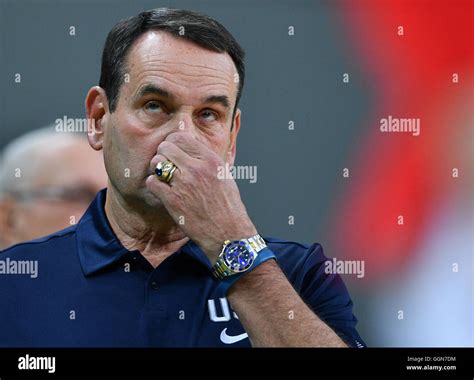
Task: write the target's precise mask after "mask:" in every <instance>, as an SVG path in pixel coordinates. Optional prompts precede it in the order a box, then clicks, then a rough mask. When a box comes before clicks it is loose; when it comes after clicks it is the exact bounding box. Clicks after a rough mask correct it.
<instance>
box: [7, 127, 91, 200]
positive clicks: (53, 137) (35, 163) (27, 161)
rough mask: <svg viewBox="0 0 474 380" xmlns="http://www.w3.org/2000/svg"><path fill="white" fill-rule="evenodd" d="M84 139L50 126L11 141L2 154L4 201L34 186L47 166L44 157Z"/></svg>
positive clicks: (79, 135)
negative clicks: (52, 148) (52, 149)
mask: <svg viewBox="0 0 474 380" xmlns="http://www.w3.org/2000/svg"><path fill="white" fill-rule="evenodd" d="M84 138H85V136H84V135H83V134H80V133H72V132H58V131H57V130H56V128H55V126H54V125H48V126H46V127H43V128H39V129H35V130H33V131H31V132H28V133H26V134H24V135H21V136H20V137H18V138H16V139H15V140H13V141H12V142H10V143H9V144H8V145H7V146H6V147H5V148H4V149H3V151H2V153H1V154H0V199H1V198H4V197H5V196H7V195H9V194H12V193H14V192H17V191H20V190H30V189H31V188H32V187H33V186H32V185H33V183H34V182H35V179H37V178H38V176H39V175H41V170H42V169H43V170H44V167H45V163H44V160H42V157H43V155H44V153H45V152H46V151H49V150H51V147H57V146H64V145H69V144H71V143H75V142H77V141H78V140H79V139H84Z"/></svg>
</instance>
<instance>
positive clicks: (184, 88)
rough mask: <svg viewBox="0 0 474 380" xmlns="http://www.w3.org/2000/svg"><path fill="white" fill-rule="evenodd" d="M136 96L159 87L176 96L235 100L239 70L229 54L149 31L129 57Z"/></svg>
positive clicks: (130, 72) (129, 67)
mask: <svg viewBox="0 0 474 380" xmlns="http://www.w3.org/2000/svg"><path fill="white" fill-rule="evenodd" d="M126 63H127V68H128V72H129V74H130V85H131V90H132V91H133V92H135V91H137V90H138V89H139V88H140V87H142V86H143V85H144V84H149V83H152V84H157V85H159V86H160V87H165V88H166V89H167V90H171V91H172V92H173V93H178V94H179V93H183V94H184V93H186V94H189V93H190V92H192V93H196V92H199V95H200V96H201V95H203V94H208V93H210V92H212V93H214V92H216V91H217V92H220V93H225V94H228V95H229V96H230V95H232V96H236V92H237V87H238V86H237V83H236V81H235V80H234V78H235V74H237V69H236V67H235V65H234V62H233V61H232V58H231V57H230V56H229V55H228V54H227V53H218V52H214V51H212V50H208V49H205V48H203V47H201V46H199V45H196V44H194V43H192V42H190V41H187V40H185V39H184V38H179V36H176V37H175V36H172V35H170V34H169V33H166V32H162V31H150V32H147V33H145V34H143V35H142V36H140V37H139V38H138V39H137V41H135V43H134V44H133V45H132V47H131V49H130V51H129V53H128V55H127V62H126Z"/></svg>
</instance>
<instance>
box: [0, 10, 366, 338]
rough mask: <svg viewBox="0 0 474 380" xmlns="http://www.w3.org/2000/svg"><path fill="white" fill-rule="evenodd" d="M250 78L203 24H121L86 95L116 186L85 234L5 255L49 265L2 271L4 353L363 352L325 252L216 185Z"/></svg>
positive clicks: (176, 13)
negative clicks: (257, 216)
mask: <svg viewBox="0 0 474 380" xmlns="http://www.w3.org/2000/svg"><path fill="white" fill-rule="evenodd" d="M243 82H244V65H243V51H242V49H241V48H240V46H239V45H238V43H237V42H236V41H235V40H234V38H233V37H232V36H231V35H230V33H229V32H228V31H227V30H226V29H225V28H224V27H223V26H222V25H220V24H219V23H217V22H216V21H215V20H213V19H211V18H209V17H207V16H203V15H200V14H197V13H194V12H189V11H183V10H170V9H155V10H152V11H148V12H144V13H141V14H139V15H138V16H135V17H132V18H130V19H128V20H125V21H122V22H120V23H118V24H117V25H116V26H114V28H113V29H112V30H111V32H110V33H109V36H108V38H107V41H106V44H105V48H104V53H103V57H102V72H101V79H100V87H98V86H96V87H93V88H91V89H90V91H89V93H88V94H87V97H86V102H85V103H86V110H87V115H88V118H89V119H90V120H91V130H93V132H94V133H90V134H89V142H90V145H91V146H92V147H93V148H94V149H95V150H103V154H104V161H105V167H106V170H107V174H108V178H109V181H108V187H107V189H106V190H103V191H101V192H100V193H99V194H98V196H97V198H96V199H95V200H94V202H93V203H92V204H91V206H90V208H89V209H88V211H87V212H86V214H85V215H84V217H83V218H82V219H81V221H80V222H79V223H78V224H77V226H73V227H71V228H68V229H66V230H63V231H60V232H58V233H56V234H52V235H50V236H48V237H46V238H43V239H40V240H37V241H34V242H29V243H25V244H20V245H17V246H16V247H14V248H12V249H10V250H7V251H5V252H4V253H3V254H2V255H1V256H0V257H1V258H2V259H4V260H6V259H7V258H9V260H13V259H16V260H26V259H28V260H32V261H34V260H37V261H38V269H39V275H38V277H37V278H36V279H32V278H29V277H25V276H23V277H21V276H20V275H17V276H0V281H2V282H3V284H2V285H1V287H0V289H1V291H2V293H4V294H2V296H1V297H0V299H1V301H0V304H1V305H0V306H1V308H2V310H3V312H2V314H1V316H0V342H1V343H2V344H3V345H7V346H8V345H22V346H30V345H39V346H45V345H53V346H128V347H130V346H243V347H248V346H250V345H252V346H323V347H346V346H347V345H349V346H362V345H363V343H362V340H361V338H360V337H359V336H358V334H357V332H356V330H355V324H356V319H355V317H354V316H353V314H352V302H351V299H350V297H349V295H348V293H347V290H346V288H345V286H344V284H343V283H342V280H341V279H340V277H338V276H337V275H328V274H326V273H324V265H323V264H324V261H325V260H326V258H325V257H324V255H323V253H322V249H321V246H320V245H318V244H314V245H312V246H306V245H302V244H298V243H292V242H288V241H282V240H277V239H271V238H265V239H262V238H261V237H260V236H259V235H258V234H257V230H256V227H255V226H254V224H253V223H252V221H251V220H250V218H249V216H248V215H247V212H246V209H245V206H244V205H243V203H242V201H241V199H240V195H239V191H238V188H237V185H236V183H235V182H234V181H233V180H232V179H226V180H222V179H220V178H218V175H217V173H218V170H219V168H221V167H223V166H224V165H225V164H226V163H227V164H228V165H232V164H233V163H234V159H235V154H236V139H237V134H238V132H239V129H240V115H241V111H240V109H239V108H238V101H239V98H240V94H241V91H242V87H243ZM221 253H222V254H221ZM33 310H35V314H34V316H32V315H31V313H32V311H33ZM42 310H43V311H42ZM232 310H233V312H232Z"/></svg>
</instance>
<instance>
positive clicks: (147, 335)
mask: <svg viewBox="0 0 474 380" xmlns="http://www.w3.org/2000/svg"><path fill="white" fill-rule="evenodd" d="M105 197H106V189H104V190H102V191H101V192H99V193H98V195H97V196H96V198H95V200H94V201H93V202H92V204H91V205H90V206H89V208H88V210H87V211H86V213H85V214H84V216H83V217H82V218H81V220H80V221H79V223H78V224H77V225H74V226H71V227H69V228H67V229H65V230H62V231H59V232H56V233H54V234H51V235H49V236H46V237H44V238H41V239H37V240H33V241H29V242H25V243H20V244H16V245H14V246H12V247H10V248H8V249H6V250H4V251H2V252H0V346H3V347H15V346H16V347H18V346H20V347H36V346H39V347H198V346H201V347H236V346H240V347H249V346H250V341H249V339H248V336H247V334H246V332H245V330H244V328H243V327H242V325H241V323H240V322H239V319H238V316H237V315H236V314H235V313H234V312H233V310H232V308H231V306H230V303H229V302H228V301H227V299H226V298H225V297H224V294H222V293H220V292H219V290H218V287H217V285H218V282H217V281H216V280H214V278H213V277H212V276H211V271H210V269H211V264H210V262H209V260H208V259H207V257H206V256H205V255H204V253H203V252H202V251H201V250H200V249H199V247H198V246H197V245H196V244H195V243H193V242H192V241H189V242H188V243H187V244H186V245H184V246H183V247H182V248H181V249H180V250H179V251H178V252H176V253H174V254H172V255H171V256H169V257H168V258H167V259H166V260H164V261H163V262H162V263H161V264H160V265H159V266H158V267H157V268H153V267H152V266H151V265H150V263H149V262H148V261H147V260H146V259H145V258H144V257H143V256H142V255H141V254H140V252H139V251H129V250H127V249H126V248H124V247H123V246H122V245H121V243H120V242H119V240H118V239H117V237H116V236H115V234H114V232H113V231H112V228H111V227H110V224H109V222H108V220H107V217H106V215H105V211H104V205H105ZM265 240H266V241H267V244H268V246H269V248H270V249H271V250H272V251H273V252H274V253H275V255H276V257H277V260H278V264H279V266H280V267H281V268H282V270H283V271H284V272H285V274H286V276H287V277H288V280H289V281H290V282H291V284H293V286H294V287H295V289H296V290H297V291H298V293H299V294H300V295H301V297H302V298H303V299H304V300H305V301H306V303H307V304H308V305H309V306H310V307H311V308H312V310H313V311H314V312H315V313H316V314H317V315H318V316H319V317H320V318H321V319H322V320H324V321H325V322H326V323H327V324H328V325H329V326H331V327H332V328H333V329H334V331H336V333H337V334H338V335H339V336H340V337H341V338H342V339H343V340H344V341H345V342H346V343H348V344H349V345H350V346H354V347H361V346H363V345H364V343H363V341H362V339H361V338H360V337H359V335H358V333H357V331H356V329H355V325H356V323H357V319H356V318H355V316H354V315H353V314H352V301H351V299H350V297H349V294H348V292H347V289H346V287H345V286H344V283H343V282H342V279H341V278H340V276H339V275H336V274H326V273H325V272H324V265H323V264H324V261H325V260H327V259H326V257H325V256H324V254H323V252H322V248H321V246H320V245H319V244H313V245H303V244H299V243H294V242H290V241H285V240H278V239H273V238H265ZM35 265H37V267H36V272H35V271H34V268H35ZM295 323H297V320H295Z"/></svg>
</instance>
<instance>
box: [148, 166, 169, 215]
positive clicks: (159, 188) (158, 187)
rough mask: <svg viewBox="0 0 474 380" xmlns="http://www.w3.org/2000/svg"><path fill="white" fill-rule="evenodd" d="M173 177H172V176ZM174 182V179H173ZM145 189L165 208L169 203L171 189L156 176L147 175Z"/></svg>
mask: <svg viewBox="0 0 474 380" xmlns="http://www.w3.org/2000/svg"><path fill="white" fill-rule="evenodd" d="M173 177H174V176H173ZM173 180H174V178H173ZM145 184H146V187H147V189H148V190H150V192H151V193H153V194H154V195H155V196H156V197H157V198H158V199H160V200H161V201H162V202H163V204H164V205H165V207H166V208H168V205H169V203H170V197H171V196H172V194H171V187H170V186H169V184H167V183H166V182H163V181H161V180H160V179H159V178H158V176H157V175H155V174H153V175H149V176H148V177H147V179H146V181H145Z"/></svg>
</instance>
